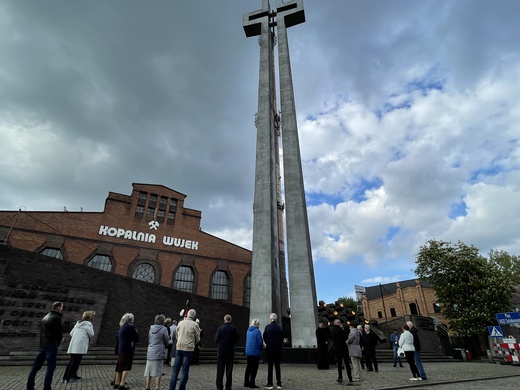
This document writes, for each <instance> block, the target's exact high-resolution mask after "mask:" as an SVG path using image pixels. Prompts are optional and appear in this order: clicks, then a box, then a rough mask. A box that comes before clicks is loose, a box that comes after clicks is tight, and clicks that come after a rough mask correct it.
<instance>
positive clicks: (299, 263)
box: [277, 0, 318, 348]
mask: <svg viewBox="0 0 520 390" xmlns="http://www.w3.org/2000/svg"><path fill="white" fill-rule="evenodd" d="M277 7H278V9H277V32H278V66H279V72H280V104H281V109H282V145H283V166H284V187H285V213H286V214H285V219H286V236H287V241H286V247H287V262H288V270H289V297H290V309H291V338H292V346H293V348H299V347H302V348H306V347H312V346H313V345H315V344H316V336H315V329H316V326H317V323H318V318H317V299H316V284H315V281H314V267H313V262H312V251H311V243H310V234H309V223H308V218H307V202H306V199H305V188H304V184H303V173H302V164H301V155H300V143H299V138H298V125H297V121H296V107H295V102H294V91H293V82H292V73H291V61H290V57H289V45H288V41H287V27H291V26H294V25H296V24H299V23H303V22H304V21H305V14H304V11H303V1H302V0H294V1H283V0H277Z"/></svg>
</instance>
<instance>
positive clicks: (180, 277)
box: [173, 265, 195, 293]
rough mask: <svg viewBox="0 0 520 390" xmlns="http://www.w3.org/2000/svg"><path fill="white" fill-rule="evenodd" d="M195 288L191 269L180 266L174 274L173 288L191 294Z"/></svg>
mask: <svg viewBox="0 0 520 390" xmlns="http://www.w3.org/2000/svg"><path fill="white" fill-rule="evenodd" d="M194 287H195V274H194V273H193V269H192V268H191V267H189V266H187V265H181V266H180V267H179V269H178V270H177V272H175V280H174V282H173V288H176V289H177V290H181V291H186V292H189V293H192V292H193V290H194Z"/></svg>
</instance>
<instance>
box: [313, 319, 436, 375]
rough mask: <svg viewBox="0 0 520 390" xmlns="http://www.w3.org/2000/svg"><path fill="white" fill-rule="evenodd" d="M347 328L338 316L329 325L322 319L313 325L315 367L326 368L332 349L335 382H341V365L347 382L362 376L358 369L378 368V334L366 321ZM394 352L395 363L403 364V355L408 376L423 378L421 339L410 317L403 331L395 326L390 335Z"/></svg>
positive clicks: (376, 369) (369, 370) (371, 369)
mask: <svg viewBox="0 0 520 390" xmlns="http://www.w3.org/2000/svg"><path fill="white" fill-rule="evenodd" d="M349 328H350V329H349V330H346V329H344V327H343V325H342V324H341V321H340V320H339V319H336V320H334V324H333V325H332V326H330V327H329V325H328V324H327V323H325V322H321V323H320V324H319V325H318V328H317V329H316V343H317V348H318V351H317V352H318V353H317V358H318V359H317V360H318V361H317V363H318V364H317V365H318V369H328V368H329V356H331V353H330V352H331V350H332V349H333V350H334V353H333V355H334V357H335V361H336V364H337V369H338V379H337V381H338V382H340V383H341V382H343V369H345V370H346V373H347V378H348V380H349V382H358V381H361V380H362V377H361V376H362V375H361V372H362V371H363V370H365V367H366V372H379V364H378V361H377V356H376V351H377V349H376V347H377V345H378V343H379V341H380V340H379V337H378V336H377V335H376V334H375V333H374V331H373V330H372V329H371V327H370V325H369V324H365V325H364V326H363V325H360V324H356V323H350V324H349ZM390 344H391V345H392V350H393V356H394V367H397V364H399V367H403V364H402V358H405V359H406V362H407V363H408V365H409V367H410V371H411V372H412V375H413V377H412V378H410V380H426V379H427V378H426V373H425V371H424V367H423V365H422V361H421V343H420V340H419V333H418V331H417V328H415V327H414V326H413V323H412V322H411V321H407V322H406V323H405V324H404V325H403V328H402V333H399V331H398V330H397V329H394V331H393V333H392V334H391V335H390Z"/></svg>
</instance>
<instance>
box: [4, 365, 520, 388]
mask: <svg viewBox="0 0 520 390" xmlns="http://www.w3.org/2000/svg"><path fill="white" fill-rule="evenodd" d="M164 368H165V375H164V376H163V377H162V381H161V389H162V390H168V385H169V383H170V375H171V368H170V367H164ZM64 369H65V367H64V366H58V368H57V369H56V372H55V373H54V381H53V390H98V389H99V390H111V389H112V386H110V382H111V381H112V379H113V375H114V367H113V366H108V365H83V366H81V367H80V369H79V371H78V374H79V375H80V376H81V377H82V379H80V380H78V381H77V382H75V383H70V384H62V383H60V382H61V378H62V375H63V371H64ZM29 370H30V367H28V366H9V367H0V390H21V389H25V386H26V380H27V374H28V373H29ZM425 370H426V374H427V375H428V380H427V381H422V382H412V381H410V377H411V374H410V370H409V369H408V368H407V367H406V366H405V368H399V367H397V368H394V367H392V365H391V364H381V365H380V367H379V372H365V371H363V373H362V378H363V381H361V382H355V383H353V384H349V383H348V382H343V383H341V384H340V383H337V382H336V379H337V371H336V368H335V367H332V366H331V368H330V369H329V370H318V369H317V368H316V366H314V365H296V364H283V365H282V384H283V388H284V389H289V390H291V389H312V390H318V389H320V390H321V389H324V388H332V389H337V390H339V389H341V388H343V387H344V386H345V387H347V388H354V389H360V390H365V389H379V390H390V389H403V388H406V389H427V388H435V389H442V390H444V389H447V390H461V389H472V390H473V389H476V390H478V389H482V390H484V389H493V390H494V389H500V390H509V389H515V390H516V389H518V388H520V367H519V366H510V365H509V366H507V365H499V364H491V363H489V362H487V361H486V362H473V363H468V362H452V363H430V364H425ZM244 371H245V364H236V365H235V367H234V372H233V389H235V390H238V389H244V387H243V386H242V385H243V375H244ZM266 371H267V365H266V364H261V365H260V369H259V372H258V376H257V385H258V386H260V387H261V389H262V388H263V386H264V385H265V384H266V378H267V372H266ZM143 372H144V365H142V364H139V365H134V367H133V369H132V371H130V374H129V376H128V379H127V385H128V386H129V387H130V388H131V390H137V389H140V390H144V388H145V386H144V378H143ZM215 373H216V366H215V365H212V364H202V365H198V366H192V367H191V369H190V379H189V381H188V385H187V389H190V390H206V389H208V390H211V389H215V388H216V387H215ZM44 375H45V366H44V367H43V368H42V370H41V371H40V372H39V373H38V375H37V377H36V390H42V389H43V377H44ZM343 376H344V378H345V377H346V376H345V373H344V374H343ZM152 383H154V382H152ZM152 390H154V386H152Z"/></svg>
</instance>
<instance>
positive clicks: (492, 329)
mask: <svg viewBox="0 0 520 390" xmlns="http://www.w3.org/2000/svg"><path fill="white" fill-rule="evenodd" d="M488 330H489V335H490V336H491V337H504V333H502V329H501V328H500V326H488Z"/></svg>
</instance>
